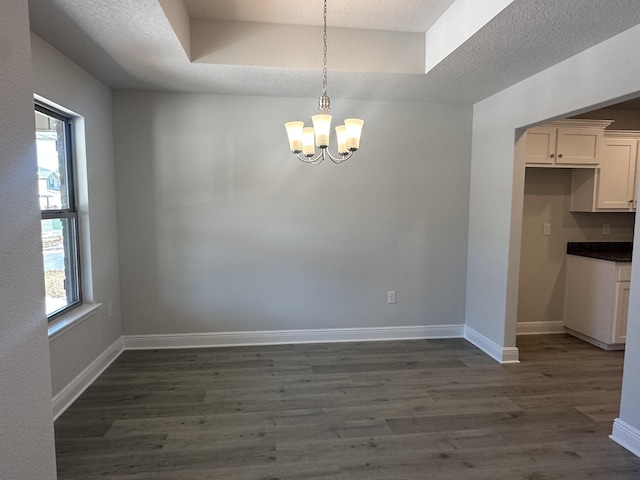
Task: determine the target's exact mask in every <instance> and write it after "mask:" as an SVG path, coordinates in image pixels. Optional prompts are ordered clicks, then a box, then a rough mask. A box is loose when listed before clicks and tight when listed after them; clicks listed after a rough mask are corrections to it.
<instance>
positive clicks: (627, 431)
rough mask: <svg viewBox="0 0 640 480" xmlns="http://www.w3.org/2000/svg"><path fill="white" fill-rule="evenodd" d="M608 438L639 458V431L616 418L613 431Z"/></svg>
mask: <svg viewBox="0 0 640 480" xmlns="http://www.w3.org/2000/svg"><path fill="white" fill-rule="evenodd" d="M609 438H610V439H611V440H613V441H614V442H616V443H618V444H620V445H622V446H623V447H624V448H626V449H627V450H629V451H630V452H631V453H633V454H634V455H635V456H637V457H640V430H638V429H637V428H635V427H633V426H631V425H629V424H628V423H627V422H625V421H623V420H620V419H619V418H616V419H615V420H614V421H613V431H612V432H611V435H609Z"/></svg>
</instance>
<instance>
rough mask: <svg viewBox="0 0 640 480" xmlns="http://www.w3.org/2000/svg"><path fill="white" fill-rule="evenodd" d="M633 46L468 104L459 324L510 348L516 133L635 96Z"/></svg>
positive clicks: (629, 403) (632, 330)
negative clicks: (463, 291) (465, 245)
mask: <svg viewBox="0 0 640 480" xmlns="http://www.w3.org/2000/svg"><path fill="white" fill-rule="evenodd" d="M638 42H640V27H634V28H632V29H630V30H627V31H626V32H623V33H622V34H620V35H617V36H615V37H613V38H611V39H609V40H607V41H605V42H603V43H600V44H598V45H596V46H595V47H592V48H590V49H588V50H586V51H584V52H582V53H580V54H578V55H576V56H574V57H572V58H570V59H568V60H566V61H564V62H562V63H560V64H558V65H556V66H554V67H552V68H549V69H547V70H544V71H543V72H540V73H538V74H537V75H534V76H532V77H529V78H528V79H526V80H524V81H522V82H520V83H518V84H516V85H514V86H512V87H510V88H508V89H505V90H503V91H502V92H500V93H498V94H496V95H494V96H492V97H489V98H487V99H485V100H483V101H482V102H479V103H477V104H476V105H475V106H474V119H473V141H472V161H471V187H470V206H471V207H470V213H469V217H470V218H469V249H468V252H469V253H468V269H467V303H466V322H467V325H469V326H471V327H472V328H474V329H476V330H477V331H479V332H480V333H481V334H483V335H485V336H486V337H487V338H489V339H491V340H492V341H494V342H495V343H497V344H499V345H503V346H506V347H513V346H514V345H515V330H516V317H517V301H518V275H519V259H520V245H521V232H522V209H523V198H524V171H525V168H524V158H522V157H523V156H522V145H523V143H522V142H521V138H520V137H518V136H517V135H516V129H518V128H521V127H528V126H531V125H532V124H535V123H541V122H544V121H547V120H550V119H555V118H558V117H565V116H570V115H572V114H578V113H582V112H584V111H587V110H593V109H595V108H599V107H602V106H604V105H605V104H607V103H609V102H610V103H614V101H612V100H614V99H617V100H623V99H626V98H629V97H631V96H637V91H638V81H637V79H638V78H639V77H640V59H639V58H637V57H633V56H629V55H628V53H627V52H629V51H632V50H633V49H634V48H635V46H636V45H638ZM585 79H588V81H585ZM514 139H515V140H516V142H515V146H514ZM514 157H515V158H516V161H515V162H514ZM637 228H638V222H636V229H637ZM636 235H637V231H636ZM635 238H639V237H637V236H636V237H635ZM635 254H636V256H637V255H638V249H636V251H635ZM634 262H635V263H636V264H638V262H640V258H638V259H636V260H635V261H634ZM639 271H640V270H639V269H634V270H633V273H632V280H631V299H630V305H629V309H630V314H629V329H628V332H627V333H628V335H627V354H626V356H625V369H624V377H623V390H622V405H621V412H620V418H621V419H622V420H624V421H626V422H627V423H629V424H630V425H632V426H633V427H635V428H636V429H639V428H640V405H638V399H639V398H640V369H638V365H640V354H639V353H638V352H640V321H638V312H640V274H638V272H639Z"/></svg>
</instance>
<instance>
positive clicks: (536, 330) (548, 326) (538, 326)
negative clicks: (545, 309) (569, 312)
mask: <svg viewBox="0 0 640 480" xmlns="http://www.w3.org/2000/svg"><path fill="white" fill-rule="evenodd" d="M557 333H567V332H566V330H565V329H564V325H563V324H562V322H526V323H524V322H523V323H518V324H516V334H517V335H549V334H557Z"/></svg>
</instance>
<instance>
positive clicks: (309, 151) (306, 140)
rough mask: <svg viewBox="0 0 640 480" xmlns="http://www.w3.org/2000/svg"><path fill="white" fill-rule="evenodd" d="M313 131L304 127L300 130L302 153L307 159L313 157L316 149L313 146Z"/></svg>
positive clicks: (311, 128)
mask: <svg viewBox="0 0 640 480" xmlns="http://www.w3.org/2000/svg"><path fill="white" fill-rule="evenodd" d="M313 140H314V131H313V127H304V128H303V129H302V153H303V155H305V156H307V157H313V155H314V154H315V153H316V147H315V146H314V141H313Z"/></svg>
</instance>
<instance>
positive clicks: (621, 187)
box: [571, 130, 640, 212]
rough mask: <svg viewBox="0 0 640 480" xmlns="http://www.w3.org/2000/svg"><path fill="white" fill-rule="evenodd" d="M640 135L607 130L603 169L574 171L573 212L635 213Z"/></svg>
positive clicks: (603, 148)
mask: <svg viewBox="0 0 640 480" xmlns="http://www.w3.org/2000/svg"><path fill="white" fill-rule="evenodd" d="M639 139H640V132H637V131H631V130H607V131H606V132H605V135H604V138H603V142H602V150H601V161H600V168H598V169H597V170H595V171H586V170H581V171H577V170H574V171H573V187H572V196H571V211H572V212H630V211H631V212H632V211H635V208H636V204H637V198H636V186H637V175H638V174H637V171H638V166H639V165H638V141H639Z"/></svg>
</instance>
